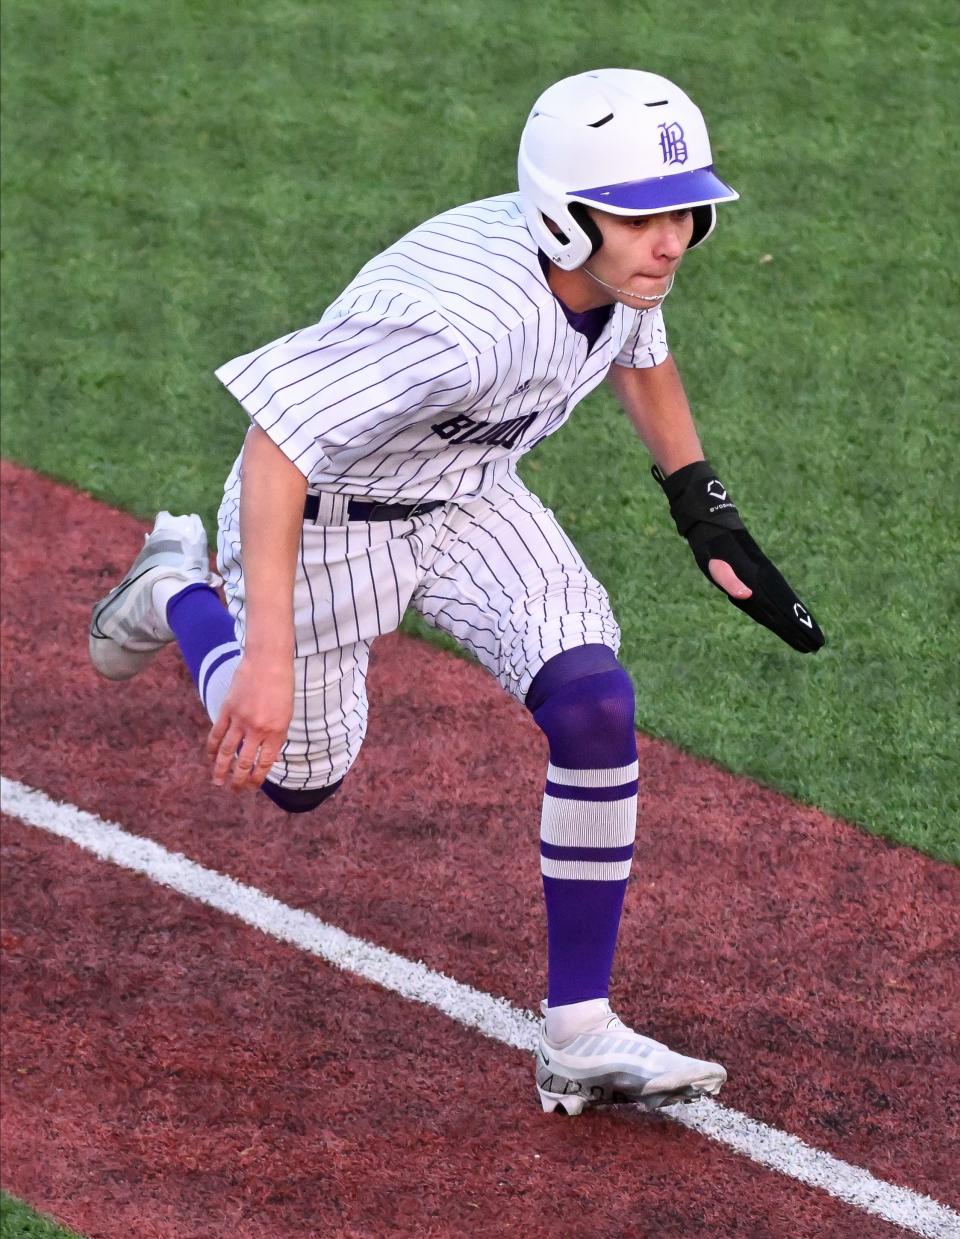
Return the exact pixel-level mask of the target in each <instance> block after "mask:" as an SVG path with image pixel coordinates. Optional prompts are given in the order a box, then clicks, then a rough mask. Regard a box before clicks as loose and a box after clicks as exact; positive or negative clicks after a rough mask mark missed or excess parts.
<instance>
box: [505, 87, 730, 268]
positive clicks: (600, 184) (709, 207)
mask: <svg viewBox="0 0 960 1239" xmlns="http://www.w3.org/2000/svg"><path fill="white" fill-rule="evenodd" d="M518 175H519V180H520V199H521V202H522V203H523V210H524V214H525V215H526V219H527V223H528V225H529V227H530V231H531V232H532V233H533V236H534V238H535V239H536V242H537V244H538V245H539V246H540V248H541V249H542V250H543V252H544V253H545V254H546V255H547V257H548V258H550V259H551V260H552V261H553V262H555V263H556V264H557V266H558V267H562V268H563V269H564V270H565V271H571V270H573V268H574V267H579V266H581V265H582V264H583V263H585V262H586V261H587V259H588V258H589V257H590V255H591V254H592V253H593V252H594V251H595V250H596V249H597V247H598V245H599V241H600V234H599V230H598V229H597V228H596V226H595V225H594V223H593V221H592V220H591V219H590V218H589V216H588V215H587V212H586V210H585V208H586V207H587V206H592V207H596V208H598V209H599V210H601V211H609V212H610V213H611V214H613V215H655V214H656V213H657V212H659V211H671V210H679V209H686V208H692V210H693V236H692V237H691V240H690V247H689V248H691V249H692V248H693V246H695V245H699V244H700V242H701V241H704V240H706V238H707V237H708V236H709V235H710V233H711V232H712V231H713V226H714V224H715V223H716V218H717V215H716V209H715V207H714V203H717V202H734V201H736V199H737V198H739V197H740V195H739V194H738V193H737V192H736V191H735V190H733V189H731V188H730V186H729V185H727V184H726V183H725V182H723V181H721V180H720V178H719V177H718V176H717V175H716V174H715V173H714V171H713V158H712V156H711V153H710V139H709V137H708V136H707V126H706V124H705V123H704V119H703V116H702V114H701V112H700V109H699V108H698V107H697V105H696V104H695V103H694V102H693V100H692V99H690V98H689V97H688V96H687V95H685V94H684V92H683V91H682V90H681V89H680V88H679V86H675V85H674V84H673V82H670V81H668V80H667V79H666V78H665V77H659V76H658V75H657V74H655V73H642V72H640V71H639V70H638V69H596V70H593V71H591V72H589V73H578V74H577V75H576V76H575V77H567V78H564V79H563V81H561V82H557V83H556V84H555V85H553V86H551V87H549V89H547V90H545V91H544V93H543V94H542V95H541V96H540V98H539V99H538V100H537V101H536V103H535V104H534V105H533V110H532V111H531V113H530V116H529V118H528V119H527V123H526V125H525V126H524V129H523V135H522V136H521V138H520V156H519V160H518ZM578 204H579V205H578ZM544 216H546V218H547V219H550V220H552V221H553V222H554V223H555V224H556V225H557V227H558V228H560V230H561V234H562V235H560V236H558V235H557V234H556V233H555V232H552V231H551V230H550V229H549V228H548V227H547V225H546V223H545V222H544Z"/></svg>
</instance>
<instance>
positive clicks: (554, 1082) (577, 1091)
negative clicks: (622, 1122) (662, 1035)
mask: <svg viewBox="0 0 960 1239" xmlns="http://www.w3.org/2000/svg"><path fill="white" fill-rule="evenodd" d="M536 1064H537V1067H536V1070H537V1092H538V1093H539V1094H540V1103H541V1105H542V1106H543V1108H544V1110H545V1111H546V1112H547V1113H548V1114H551V1113H553V1111H555V1110H560V1111H562V1112H566V1113H567V1114H568V1115H575V1114H580V1113H582V1112H583V1110H584V1109H585V1108H586V1107H587V1106H595V1105H624V1104H639V1105H641V1106H644V1107H645V1108H646V1109H647V1110H659V1109H661V1108H662V1107H664V1106H672V1105H676V1104H677V1103H678V1102H689V1101H696V1100H697V1099H698V1098H700V1097H705V1096H713V1095H715V1094H716V1093H718V1092H719V1091H720V1089H721V1088H722V1087H723V1084H724V1082H725V1080H726V1078H727V1073H726V1071H725V1070H724V1068H723V1067H721V1066H720V1064H719V1063H711V1062H705V1061H703V1060H701V1059H698V1058H687V1057H686V1056H685V1055H683V1054H676V1053H674V1051H673V1050H670V1049H668V1048H667V1047H666V1046H665V1045H663V1044H662V1043H661V1042H659V1041H653V1040H651V1038H650V1037H644V1036H641V1034H640V1033H635V1032H634V1031H633V1029H632V1028H626V1027H625V1026H624V1025H623V1024H622V1023H621V1022H620V1020H619V1019H618V1018H617V1016H615V1015H614V1014H613V1012H612V1011H611V1010H610V1007H609V1004H607V1007H606V1012H605V1014H604V1015H603V1016H602V1018H601V1019H600V1020H598V1021H597V1022H596V1023H595V1024H593V1025H591V1026H590V1027H589V1028H587V1029H585V1030H584V1031H583V1032H581V1033H578V1034H577V1035H576V1036H575V1037H572V1038H571V1039H570V1040H569V1041H565V1042H563V1043H562V1044H561V1045H553V1044H552V1043H551V1042H550V1041H548V1040H547V1031H546V1020H544V1021H543V1023H542V1024H541V1025H540V1044H539V1045H538V1046H537V1055H536Z"/></svg>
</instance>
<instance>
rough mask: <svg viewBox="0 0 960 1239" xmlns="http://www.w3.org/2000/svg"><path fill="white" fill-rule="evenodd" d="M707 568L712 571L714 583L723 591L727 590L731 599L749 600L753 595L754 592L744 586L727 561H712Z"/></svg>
mask: <svg viewBox="0 0 960 1239" xmlns="http://www.w3.org/2000/svg"><path fill="white" fill-rule="evenodd" d="M707 567H708V568H709V569H710V575H711V577H712V578H713V580H714V583H715V584H717V585H719V586H720V588H721V589H722V590H726V592H727V593H728V594H729V595H730V597H731V598H739V599H744V598H749V597H750V595H751V594H752V593H753V590H752V589H749V588H748V587H747V586H746V585H744V583H743V581H741V580H740V578H739V577H738V576H737V574H736V573H735V572H734V570H733V569H732V568H731V567H730V565H729V564H728V563H727V561H726V560H725V559H711V560H710V562H709V563H708V564H707Z"/></svg>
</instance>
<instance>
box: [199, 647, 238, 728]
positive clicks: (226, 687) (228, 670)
mask: <svg viewBox="0 0 960 1239" xmlns="http://www.w3.org/2000/svg"><path fill="white" fill-rule="evenodd" d="M219 652H220V653H221V654H229V653H232V654H233V657H232V658H227V659H225V660H224V661H223V662H222V663H221V664H220V666H219V667H218V668H217V669H216V671H214V673H213V674H212V675H211V676H210V678H209V679H208V680H207V683H206V687H205V689H204V691H203V693H202V699H203V704H204V705H205V706H206V709H207V714H208V715H209V716H210V721H211V723H215V722H216V721H217V719H218V717H219V716H220V707H221V706H222V705H223V700H224V698H225V697H226V695H227V693H228V692H229V691H230V685H231V684H232V683H233V677H234V675H236V671H237V667H238V666H239V665H240V655H241V654H242V653H243V651H242V650H241V649H240V646H239V645H237V646H236V648H235V649H231V646H230V645H221V646H220V649H219ZM210 657H211V655H209V654H208V655H207V657H206V658H205V659H204V660H203V661H204V665H206V663H207V661H208V660H209V659H210ZM200 683H201V684H203V669H202V668H201V677H200Z"/></svg>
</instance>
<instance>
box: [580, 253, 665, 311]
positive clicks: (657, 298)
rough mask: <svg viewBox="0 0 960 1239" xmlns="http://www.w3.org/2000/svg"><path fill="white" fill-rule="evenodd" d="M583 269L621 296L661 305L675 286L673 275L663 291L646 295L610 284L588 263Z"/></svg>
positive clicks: (592, 278) (593, 278) (599, 282)
mask: <svg viewBox="0 0 960 1239" xmlns="http://www.w3.org/2000/svg"><path fill="white" fill-rule="evenodd" d="M581 270H583V271H585V272H586V273H587V275H589V276H590V278H591V280H595V281H596V282H597V283H598V284H602V285H603V287H604V288H608V289H609V290H610V292H612V293H616V294H617V295H618V296H619V297H632V298H633V299H634V301H649V302H651V303H655V304H657V305H659V303H660V302H661V301H662V300H663V299H664V297H666V295H667V294H668V293H669V292H670V289H671V288H673V280H674V277H673V276H672V275H671V276H670V283H669V284H668V285H667V287H666V289H665V290H664V291H663V292H662V293H653V294H652V295H650V296H646V295H645V294H643V293H633V292H631V291H630V290H629V288H615V287H614V285H613V284H608V283H607V281H606V280H601V278H600V277H599V275H594V274H593V272H592V271H591V270H590V268H589V267H588V266H587V265H586V263H584V265H583V267H582V268H581Z"/></svg>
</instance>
